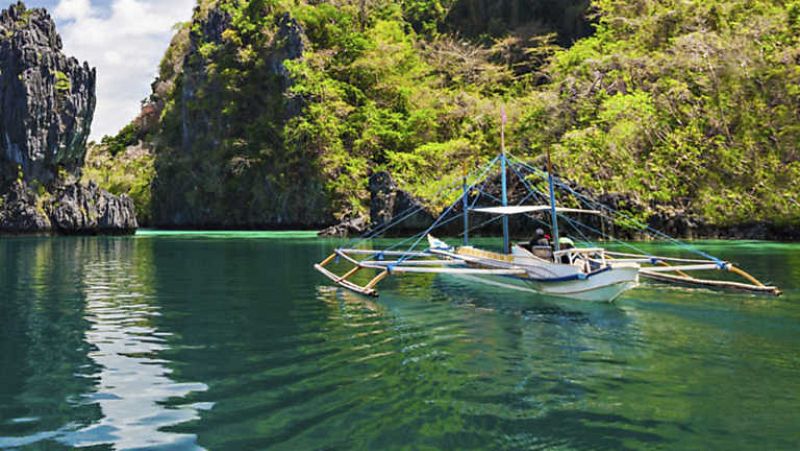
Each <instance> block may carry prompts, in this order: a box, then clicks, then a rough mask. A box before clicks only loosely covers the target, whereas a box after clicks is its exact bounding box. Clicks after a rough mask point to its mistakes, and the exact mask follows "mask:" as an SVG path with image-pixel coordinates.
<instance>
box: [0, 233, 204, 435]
mask: <svg viewBox="0 0 800 451" xmlns="http://www.w3.org/2000/svg"><path fill="white" fill-rule="evenodd" d="M3 247H4V250H5V261H7V262H17V263H18V264H16V265H13V267H11V268H7V270H6V271H5V272H4V273H2V279H0V286H1V287H2V288H0V289H2V290H8V291H13V295H11V296H4V298H6V299H7V300H8V301H5V302H2V303H0V308H2V311H0V313H2V315H1V316H0V324H2V327H0V343H3V344H5V345H6V346H8V348H9V349H8V350H7V351H8V352H2V355H1V356H0V362H1V363H2V364H0V380H2V381H3V382H4V383H3V384H0V406H2V408H0V409H2V410H0V447H16V446H24V445H26V444H32V443H36V442H40V441H49V442H51V443H54V442H58V443H60V444H63V445H67V446H90V445H101V444H105V445H110V444H113V445H114V446H115V447H118V448H139V447H147V446H163V445H189V444H193V443H194V442H195V440H196V436H195V435H193V434H175V433H169V432H162V431H161V430H160V429H161V428H163V427H165V426H171V425H175V424H179V423H181V422H185V421H189V420H191V419H194V418H196V417H197V410H196V407H206V406H185V407H181V406H171V407H165V406H164V405H162V403H163V401H166V400H167V399H169V398H171V397H182V396H185V395H187V394H188V393H190V392H193V391H203V390H206V388H207V387H206V386H205V385H204V384H200V383H183V384H181V383H175V382H174V381H172V380H171V379H170V373H171V370H170V369H169V368H168V367H167V364H168V363H169V362H167V361H166V360H164V359H163V358H161V356H160V354H161V353H162V352H163V351H164V350H166V349H167V348H168V347H169V344H168V339H169V337H170V336H171V334H170V333H169V332H167V331H163V330H159V328H158V327H157V326H155V325H154V322H153V319H154V318H157V317H158V316H159V310H160V307H159V306H158V305H157V304H156V303H155V297H154V296H153V293H152V290H153V288H152V275H153V261H152V243H150V242H146V241H140V240H133V239H125V238H122V239H103V240H98V239H94V238H74V239H64V240H39V239H13V240H8V241H7V242H5V243H4V246H3ZM65 262H71V263H72V265H66V264H64V263H65Z"/></svg>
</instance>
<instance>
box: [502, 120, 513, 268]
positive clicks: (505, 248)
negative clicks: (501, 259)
mask: <svg viewBox="0 0 800 451" xmlns="http://www.w3.org/2000/svg"><path fill="white" fill-rule="evenodd" d="M501 112H502V116H503V119H502V121H501V125H500V171H501V173H502V175H501V178H500V180H501V185H502V191H503V192H502V204H503V206H504V207H507V206H508V186H507V181H506V108H505V106H503V107H501ZM503 252H504V253H506V254H508V253H510V252H511V247H510V246H509V238H508V215H503Z"/></svg>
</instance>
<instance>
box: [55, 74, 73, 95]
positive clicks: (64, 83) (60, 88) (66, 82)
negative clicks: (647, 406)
mask: <svg viewBox="0 0 800 451" xmlns="http://www.w3.org/2000/svg"><path fill="white" fill-rule="evenodd" d="M54 75H55V77H56V91H57V92H58V93H61V94H64V93H68V92H69V91H70V89H72V82H71V81H70V79H69V76H67V74H65V73H64V72H61V71H59V70H57V71H56V72H55V74H54Z"/></svg>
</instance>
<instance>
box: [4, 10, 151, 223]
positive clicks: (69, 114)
mask: <svg viewBox="0 0 800 451" xmlns="http://www.w3.org/2000/svg"><path fill="white" fill-rule="evenodd" d="M61 49H62V44H61V38H60V37H59V36H58V34H57V33H56V28H55V24H54V23H53V20H52V19H51V18H50V16H49V15H48V14H47V12H46V11H45V10H43V9H27V8H26V7H25V5H23V4H22V2H19V3H16V4H14V5H11V6H10V7H9V8H8V9H6V10H4V11H2V13H0V233H50V232H52V233H91V234H93V233H130V232H132V231H134V230H135V229H136V217H135V210H134V207H133V203H132V202H131V201H130V199H128V198H127V197H124V196H123V197H119V198H118V197H115V196H113V195H111V194H109V193H107V192H105V191H102V190H99V189H98V188H97V186H96V185H92V184H90V185H88V186H81V185H79V184H77V183H76V180H79V179H80V175H81V168H82V166H83V164H84V158H85V156H86V143H87V140H88V138H89V133H90V127H91V123H92V118H93V116H94V109H95V101H96V98H95V80H96V74H95V70H94V69H92V68H90V67H89V65H88V64H87V63H83V64H81V63H79V62H78V60H76V59H75V58H69V57H67V56H65V55H64V54H63V53H62V52H61Z"/></svg>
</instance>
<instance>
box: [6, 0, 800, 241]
mask: <svg viewBox="0 0 800 451" xmlns="http://www.w3.org/2000/svg"><path fill="white" fill-rule="evenodd" d="M2 17H3V19H2V24H3V25H2V27H3V30H4V31H3V33H2V34H0V54H2V55H3V57H2V59H1V60H0V66H2V74H3V75H0V76H2V77H4V78H3V81H2V84H0V86H2V95H3V99H4V100H3V102H4V105H9V106H11V108H9V107H6V108H4V109H3V113H2V127H4V128H3V130H2V131H3V133H4V136H6V138H4V139H3V140H2V142H0V147H2V149H3V152H0V155H2V159H1V160H0V165H2V171H1V173H2V180H1V181H2V183H0V186H2V187H3V188H2V189H3V193H4V194H3V199H4V200H3V203H2V207H0V208H2V210H0V211H1V212H0V218H2V220H0V229H2V230H4V231H21V230H24V229H29V230H30V231H35V230H39V229H43V228H47V227H46V225H47V224H46V223H48V222H49V223H52V224H55V226H53V228H54V229H56V230H60V231H63V232H69V231H81V230H84V231H92V230H96V229H101V231H102V229H106V230H112V229H115V230H121V231H129V230H132V229H133V228H135V226H134V219H133V218H132V217H131V214H130V209H131V205H133V206H134V207H133V208H135V214H136V219H138V224H139V225H142V226H147V227H154V228H174V229H291V228H298V229H323V228H327V227H331V226H334V227H332V228H331V229H329V233H333V234H348V233H350V234H354V233H358V232H361V231H363V230H365V229H368V228H369V227H370V224H372V225H373V226H374V225H375V224H376V223H379V222H381V221H386V220H390V219H391V218H392V216H393V214H395V213H397V212H398V211H400V210H399V208H400V205H401V204H407V203H409V202H411V203H413V202H419V203H422V204H423V205H425V206H426V208H427V210H428V211H429V212H430V214H431V216H436V214H437V213H439V212H440V211H441V208H442V207H443V206H442V205H440V204H437V203H435V202H433V200H432V199H433V196H432V195H433V193H435V192H437V191H438V190H439V189H440V188H441V187H442V186H444V185H445V184H447V183H450V182H452V181H453V180H456V179H457V178H458V177H460V175H461V173H462V171H463V170H464V167H465V166H468V167H474V166H476V165H477V164H478V163H480V162H481V161H483V160H484V159H486V158H487V157H489V156H492V155H494V154H496V152H497V149H498V148H499V124H500V114H499V108H500V107H501V106H504V108H505V110H506V111H507V114H508V124H509V125H508V127H509V130H508V132H507V135H508V143H509V147H510V148H511V149H513V152H514V153H515V155H517V156H519V157H523V158H526V159H528V160H529V161H530V162H531V163H532V164H536V165H540V166H541V165H542V164H543V159H542V155H543V153H544V151H545V150H546V149H549V150H551V152H552V155H553V161H554V164H555V171H556V172H557V173H558V174H559V176H560V177H562V178H564V179H567V180H570V181H571V182H572V183H574V184H575V185H576V186H580V187H582V188H583V189H585V190H587V192H591V193H592V194H593V195H595V196H597V197H598V198H602V199H603V200H604V201H606V202H608V203H611V204H613V205H614V206H615V208H621V209H625V210H627V211H628V212H630V214H631V215H633V216H635V217H637V218H639V219H641V220H642V221H643V222H647V223H649V224H651V225H655V226H657V227H658V228H661V229H663V230H665V231H667V232H669V233H671V234H673V235H679V236H685V237H704V236H706V237H734V238H735V237H748V238H773V239H777V238H780V239H791V238H797V237H798V235H797V230H798V225H800V199H798V193H800V156H798V143H800V126H798V124H799V123H800V88H798V87H800V70H799V69H798V68H800V33H798V32H799V31H800V4H799V3H797V2H786V3H779V4H776V3H773V2H767V1H744V0H736V1H727V2H679V3H673V2H638V1H628V2H618V1H608V0H596V1H592V2H587V1H584V0H565V1H560V2H546V1H501V2H488V1H482V0H469V1H466V0H464V1H455V0H406V1H403V2H385V1H378V0H370V1H365V0H361V1H341V2H321V3H318V2H283V1H277V0H275V1H268V0H251V1H239V0H217V1H210V0H200V1H199V2H198V4H197V6H196V8H195V11H194V15H193V18H192V20H191V21H190V22H187V23H183V24H179V26H177V27H176V32H175V36H174V38H173V40H172V43H171V44H170V46H169V48H167V49H166V51H165V53H164V57H163V60H162V62H161V65H160V68H159V76H158V78H157V79H156V80H154V82H153V84H152V87H153V90H152V94H151V95H150V96H149V98H148V99H146V101H145V102H143V107H142V110H141V113H140V114H139V116H138V117H136V118H132V120H131V123H130V124H129V125H128V126H126V127H124V128H123V129H122V130H121V131H120V132H119V133H118V134H117V135H116V136H108V137H106V138H104V139H102V140H101V142H99V143H87V142H86V141H87V137H88V133H87V130H88V128H89V127H90V124H91V119H92V110H93V102H94V98H93V96H94V92H93V85H92V80H93V78H92V77H93V76H92V72H91V69H89V66H88V65H85V64H84V65H83V66H81V65H79V64H77V62H76V61H72V60H70V59H68V58H66V57H63V55H60V53H59V49H60V43H59V40H58V37H57V35H56V34H55V30H54V25H53V23H52V21H50V20H49V19H48V16H47V14H46V12H44V11H43V10H40V9H31V10H28V9H26V8H25V6H24V5H23V4H22V3H18V4H16V5H12V6H11V7H10V9H9V10H6V11H5V12H4V13H3V16H2ZM41 39H45V40H44V41H42V40H41ZM30 49H33V50H30ZM37 49H38V50H37ZM43 54H44V55H45V57H42V55H43ZM50 54H52V55H56V56H57V57H50V56H48V55H50ZM15 55H22V57H20V56H15ZM15 71H16V72H15ZM30 73H36V74H40V75H38V76H37V77H34V78H30V77H28V78H26V77H25V76H21V75H19V74H30ZM41 74H44V75H45V76H44V77H42V76H41ZM42 78H44V80H41V79H42ZM25 93H34V95H33V96H30V97H26V94H25ZM25 98H31V99H34V100H35V101H36V102H37V104H36V105H33V106H32V105H31V103H30V102H28V104H27V105H26V104H25V103H24V101H23V100H21V99H25ZM20 102H21V103H20ZM14 108H16V109H14ZM48 108H50V110H49V111H48ZM40 110H41V111H43V112H45V113H46V114H47V115H48V116H47V117H46V119H47V120H44V121H38V122H36V123H29V122H26V121H25V120H24V119H21V118H24V117H25V115H26V114H30V113H32V112H33V111H36V112H38V111H40ZM20 111H21V112H23V113H22V114H20ZM31 137H37V138H36V139H30V138H31ZM38 137H41V138H38ZM70 190H71V191H70ZM67 192H70V193H72V194H64V193H67ZM101 193H102V194H101ZM108 193H110V194H108ZM70 196H72V197H70ZM98 196H99V197H98ZM84 198H87V199H88V200H81V199H84ZM94 198H98V199H102V202H100V204H103V205H106V204H107V205H109V206H111V207H109V208H107V209H105V210H102V211H100V212H90V211H86V212H85V213H84V212H83V210H86V208H82V207H80V205H77V204H81V202H83V204H85V205H90V204H91V205H95V204H98V202H96V201H94V200H92V199H94ZM387 198H389V199H390V200H391V201H390V202H388V203H387V202H386V199H387ZM21 199H22V200H24V202H23V201H21ZM70 199H77V201H76V202H77V204H75V202H73V201H72V200H70ZM72 204H75V205H73V206H72V207H70V208H71V209H70V211H72V212H73V213H72V214H71V217H72V219H71V220H69V221H68V220H65V219H64V220H62V219H59V218H61V217H62V216H65V215H64V214H61V213H57V212H59V211H62V212H63V211H64V209H65V207H64V206H65V205H72ZM395 204H397V205H395ZM59 215H60V216H59ZM22 216H24V217H26V218H29V217H30V218H38V219H30V220H27V219H26V220H24V221H21V220H20V219H19V218H21V217H22ZM66 216H70V215H66ZM111 217H114V218H115V219H114V220H111V219H108V220H106V219H103V220H99V222H98V220H97V219H96V218H111ZM81 218H94V222H92V220H87V219H81ZM62 223H68V225H61V224H62ZM95 224H96V225H95ZM106 224H108V226H106Z"/></svg>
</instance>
